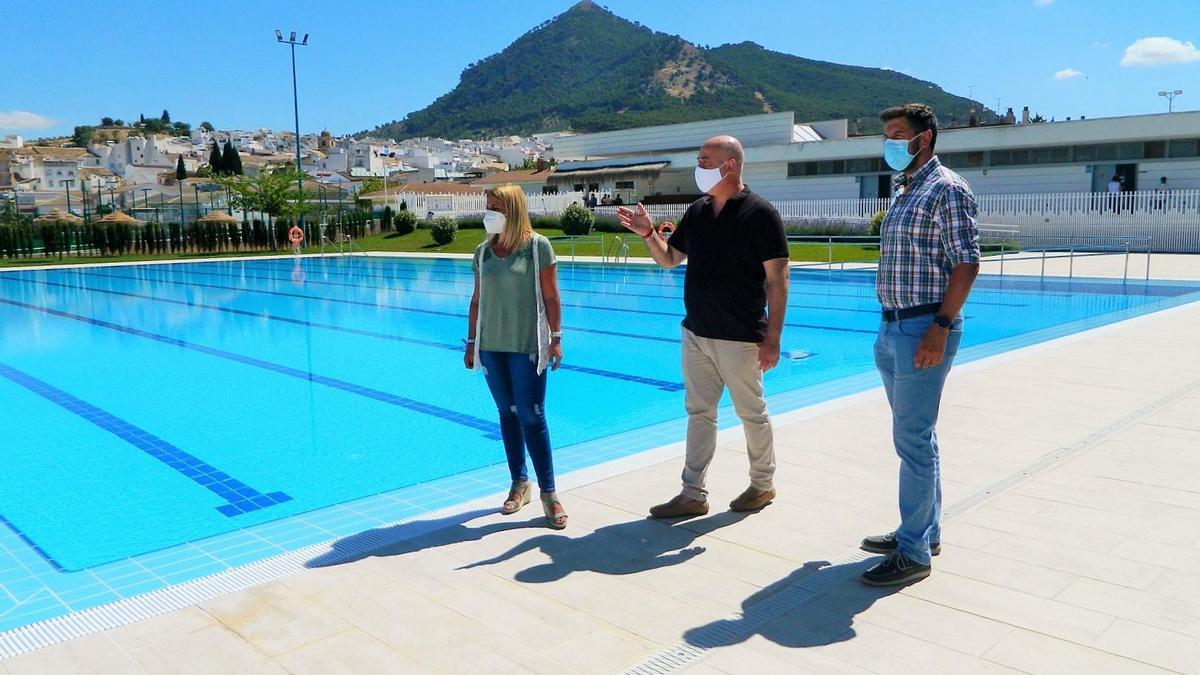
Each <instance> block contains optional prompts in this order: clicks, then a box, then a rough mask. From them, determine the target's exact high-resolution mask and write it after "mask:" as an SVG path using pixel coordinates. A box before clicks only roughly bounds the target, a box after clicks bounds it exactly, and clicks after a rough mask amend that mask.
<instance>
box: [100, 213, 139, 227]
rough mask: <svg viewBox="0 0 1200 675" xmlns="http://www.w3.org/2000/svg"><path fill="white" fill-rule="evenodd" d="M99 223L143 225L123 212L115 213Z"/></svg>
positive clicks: (101, 219)
mask: <svg viewBox="0 0 1200 675" xmlns="http://www.w3.org/2000/svg"><path fill="white" fill-rule="evenodd" d="M96 222H97V223H123V224H126V225H141V224H142V221H140V220H138V219H137V218H134V217H133V216H131V215H129V214H127V213H125V212H124V211H121V210H116V211H113V212H112V213H110V214H107V215H106V216H104V217H103V218H100V219H99V220H97V221H96Z"/></svg>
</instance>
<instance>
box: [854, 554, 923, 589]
mask: <svg viewBox="0 0 1200 675" xmlns="http://www.w3.org/2000/svg"><path fill="white" fill-rule="evenodd" d="M932 569H933V568H931V567H930V566H929V565H922V564H921V563H919V562H916V561H914V560H912V559H910V558H908V557H907V556H905V555H904V554H903V553H893V554H891V555H889V556H888V557H886V558H884V559H883V562H881V563H879V564H878V565H876V566H874V567H872V568H871V569H869V570H867V571H866V572H863V575H862V579H861V581H862V582H863V583H864V584H866V585H868V586H900V585H902V584H909V583H912V582H914V581H920V580H921V579H924V578H925V577H927V576H929V572H930V571H932Z"/></svg>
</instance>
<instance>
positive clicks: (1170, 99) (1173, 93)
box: [1158, 89, 1183, 112]
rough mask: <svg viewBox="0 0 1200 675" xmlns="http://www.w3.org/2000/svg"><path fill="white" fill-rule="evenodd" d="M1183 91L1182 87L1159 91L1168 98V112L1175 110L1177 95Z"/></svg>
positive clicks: (1159, 93)
mask: <svg viewBox="0 0 1200 675" xmlns="http://www.w3.org/2000/svg"><path fill="white" fill-rule="evenodd" d="M1182 93H1183V90H1182V89H1176V90H1175V91H1160V92H1158V95H1159V96H1162V97H1163V98H1165V99H1167V112H1174V111H1175V97H1176V96H1179V95H1180V94H1182Z"/></svg>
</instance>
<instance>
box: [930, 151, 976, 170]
mask: <svg viewBox="0 0 1200 675" xmlns="http://www.w3.org/2000/svg"><path fill="white" fill-rule="evenodd" d="M938 159H939V160H940V161H941V163H942V164H944V165H946V166H948V167H950V168H951V169H964V168H967V169H969V168H974V167H980V166H984V162H983V151H982V150H975V151H972V152H948V153H946V154H944V155H943V154H939V155H938Z"/></svg>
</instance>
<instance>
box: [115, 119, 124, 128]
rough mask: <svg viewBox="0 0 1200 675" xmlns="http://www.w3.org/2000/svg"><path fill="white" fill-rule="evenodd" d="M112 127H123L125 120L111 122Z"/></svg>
mask: <svg viewBox="0 0 1200 675" xmlns="http://www.w3.org/2000/svg"><path fill="white" fill-rule="evenodd" d="M113 126H114V127H123V126H125V120H120V119H117V120H113Z"/></svg>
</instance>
